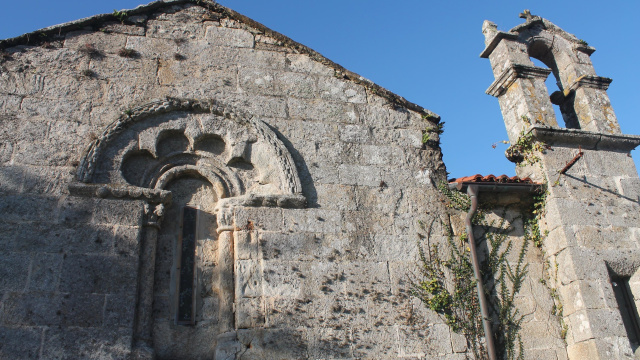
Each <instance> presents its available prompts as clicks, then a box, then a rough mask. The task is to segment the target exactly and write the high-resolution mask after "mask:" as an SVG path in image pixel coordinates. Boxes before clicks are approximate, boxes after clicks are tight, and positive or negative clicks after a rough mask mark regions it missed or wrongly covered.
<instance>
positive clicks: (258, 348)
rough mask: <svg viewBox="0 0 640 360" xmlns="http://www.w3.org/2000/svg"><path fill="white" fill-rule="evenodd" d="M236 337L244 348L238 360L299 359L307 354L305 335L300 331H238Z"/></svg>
mask: <svg viewBox="0 0 640 360" xmlns="http://www.w3.org/2000/svg"><path fill="white" fill-rule="evenodd" d="M237 336H238V340H239V341H240V343H242V344H243V345H244V346H245V350H244V351H242V352H240V354H239V355H238V358H237V359H238V360H254V359H256V360H267V359H299V358H305V357H306V356H307V354H308V344H307V340H306V338H307V337H306V333H305V332H304V331H303V330H301V329H251V330H238V334H237ZM284 344H286V345H284Z"/></svg>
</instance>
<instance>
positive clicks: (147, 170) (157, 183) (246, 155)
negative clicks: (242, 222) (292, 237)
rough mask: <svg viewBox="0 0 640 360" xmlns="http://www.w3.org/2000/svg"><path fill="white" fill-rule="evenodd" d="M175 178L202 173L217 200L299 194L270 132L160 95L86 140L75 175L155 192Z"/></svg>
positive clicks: (218, 108)
mask: <svg viewBox="0 0 640 360" xmlns="http://www.w3.org/2000/svg"><path fill="white" fill-rule="evenodd" d="M180 176H198V177H201V178H203V179H205V180H207V181H208V182H210V183H211V184H212V185H213V186H214V188H216V192H217V193H218V194H219V198H234V197H239V196H243V198H245V199H249V200H247V201H249V203H251V204H254V203H255V205H254V206H256V205H258V206H259V205H261V204H262V203H269V202H270V201H271V202H273V201H272V200H264V199H268V198H273V197H274V196H275V197H279V196H280V197H281V196H285V198H287V196H288V197H291V196H294V197H295V198H298V197H301V193H302V186H301V183H300V178H299V176H298V172H297V169H296V166H295V163H294V161H293V158H292V157H291V154H290V153H289V151H288V149H287V148H286V147H285V145H284V144H283V143H282V141H281V140H280V139H279V138H278V136H277V135H276V133H275V132H274V131H273V130H272V129H271V128H270V127H269V126H268V125H267V124H266V123H264V122H263V121H262V120H260V119H257V118H255V117H253V116H252V115H250V114H244V113H239V112H238V111H234V110H231V109H229V108H228V107H225V106H223V105H221V104H220V103H218V102H216V101H199V100H187V99H175V98H166V99H162V100H157V101H152V102H150V103H147V104H144V105H142V106H138V107H135V108H132V109H130V110H127V111H125V112H124V113H123V114H121V115H120V117H118V119H117V120H116V121H114V122H113V123H111V124H110V125H109V126H108V127H107V128H106V129H105V130H104V131H103V132H102V134H101V135H100V136H99V137H98V138H97V139H96V140H94V141H93V142H92V143H91V144H90V146H89V148H88V149H87V151H86V153H85V155H84V157H83V158H82V161H81V163H80V166H79V168H78V173H77V178H78V180H79V181H80V182H83V183H85V184H96V183H100V184H109V185H110V186H111V187H114V186H123V187H126V188H129V187H131V188H147V189H156V190H158V191H160V190H162V189H163V188H164V186H165V185H166V183H167V182H168V181H170V180H171V179H173V178H177V177H180ZM256 199H263V200H260V201H257V200H256ZM245 202H246V201H245ZM258 203H260V204H258ZM262 205H264V204H262ZM276 206H277V205H276Z"/></svg>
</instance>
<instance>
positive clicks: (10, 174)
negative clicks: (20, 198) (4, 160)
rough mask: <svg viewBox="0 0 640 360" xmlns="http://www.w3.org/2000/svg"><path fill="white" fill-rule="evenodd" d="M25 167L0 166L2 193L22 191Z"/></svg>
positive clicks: (0, 187)
mask: <svg viewBox="0 0 640 360" xmlns="http://www.w3.org/2000/svg"><path fill="white" fill-rule="evenodd" d="M24 182H25V179H24V168H23V167H21V166H11V165H9V166H2V167H0V194H17V193H19V192H21V191H22V188H23V184H24Z"/></svg>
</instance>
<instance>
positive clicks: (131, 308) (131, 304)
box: [103, 294, 136, 329]
mask: <svg viewBox="0 0 640 360" xmlns="http://www.w3.org/2000/svg"><path fill="white" fill-rule="evenodd" d="M135 309H136V297H135V296H134V295H120V294H118V295H106V299H105V305H104V322H103V326H104V327H107V328H117V327H123V328H130V329H131V328H133V320H134V314H135Z"/></svg>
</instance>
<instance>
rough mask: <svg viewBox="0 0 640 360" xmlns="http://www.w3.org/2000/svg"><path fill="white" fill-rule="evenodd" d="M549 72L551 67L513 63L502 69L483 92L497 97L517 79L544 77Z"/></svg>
mask: <svg viewBox="0 0 640 360" xmlns="http://www.w3.org/2000/svg"><path fill="white" fill-rule="evenodd" d="M549 74H551V69H545V68H539V67H536V66H528V65H521V64H514V65H511V67H509V68H508V69H506V70H505V71H503V72H502V74H500V76H498V78H497V79H496V80H495V81H494V82H493V83H492V84H491V86H489V88H488V89H487V91H485V92H486V93H487V94H489V95H491V96H495V97H499V96H500V95H502V94H504V93H505V92H506V91H507V89H509V87H510V86H511V85H513V83H514V82H516V80H517V79H534V78H541V79H546V78H547V76H549Z"/></svg>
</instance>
